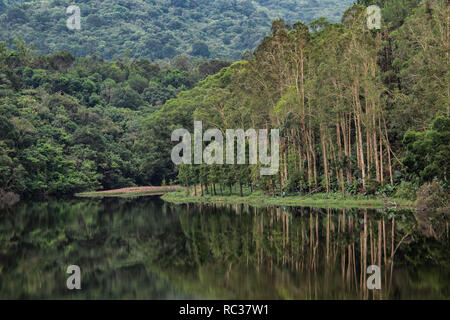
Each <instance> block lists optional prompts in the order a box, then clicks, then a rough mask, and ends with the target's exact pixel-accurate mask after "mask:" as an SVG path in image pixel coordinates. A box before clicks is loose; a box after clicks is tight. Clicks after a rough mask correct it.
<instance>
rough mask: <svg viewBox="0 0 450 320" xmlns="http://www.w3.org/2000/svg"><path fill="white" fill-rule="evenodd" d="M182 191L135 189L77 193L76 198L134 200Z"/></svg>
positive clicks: (150, 188)
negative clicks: (134, 198)
mask: <svg viewBox="0 0 450 320" xmlns="http://www.w3.org/2000/svg"><path fill="white" fill-rule="evenodd" d="M182 189H183V188H182V187H179V186H160V187H134V188H123V189H116V190H107V191H94V192H83V193H77V194H76V195H75V196H76V197H81V198H107V197H117V198H133V197H145V196H158V195H163V194H166V193H169V192H176V191H180V190H182Z"/></svg>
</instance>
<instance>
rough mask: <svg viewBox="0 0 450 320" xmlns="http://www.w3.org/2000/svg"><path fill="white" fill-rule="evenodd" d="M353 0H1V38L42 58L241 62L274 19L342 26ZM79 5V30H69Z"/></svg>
mask: <svg viewBox="0 0 450 320" xmlns="http://www.w3.org/2000/svg"><path fill="white" fill-rule="evenodd" d="M351 3H352V1H351V0H256V1H249V0H214V1H211V0H132V1H130V0H83V1H70V0H46V1H42V0H31V1H25V0H0V26H1V28H0V41H6V42H7V43H8V44H9V45H11V44H12V42H13V39H14V38H16V37H21V38H22V39H23V41H25V42H26V43H33V44H34V45H35V46H36V47H37V48H38V49H39V50H40V51H41V52H42V53H54V52H56V51H58V50H67V51H69V52H71V53H72V54H74V55H75V56H86V55H93V54H97V55H99V56H101V57H102V58H105V59H112V58H114V57H116V58H119V57H123V56H125V55H129V56H130V57H132V58H148V59H152V60H155V59H165V58H173V57H174V56H176V55H178V54H183V53H188V54H190V55H192V56H199V57H214V58H222V59H240V58H241V56H242V53H243V52H244V51H245V50H253V49H255V48H256V46H257V45H258V43H259V42H260V41H261V39H262V38H263V37H264V36H266V35H267V34H268V33H269V32H270V22H271V20H273V19H276V18H280V17H284V18H287V19H288V20H287V21H289V22H295V21H297V20H302V21H306V22H311V21H313V20H315V19H318V18H320V17H322V16H324V17H327V18H328V19H329V20H330V21H338V20H339V17H340V15H341V14H342V13H343V12H344V10H345V8H346V7H347V6H349V5H351ZM70 5H77V6H79V7H80V11H81V29H80V30H69V29H68V28H67V27H66V20H67V19H68V17H69V16H70V15H68V14H66V8H67V7H69V6H70Z"/></svg>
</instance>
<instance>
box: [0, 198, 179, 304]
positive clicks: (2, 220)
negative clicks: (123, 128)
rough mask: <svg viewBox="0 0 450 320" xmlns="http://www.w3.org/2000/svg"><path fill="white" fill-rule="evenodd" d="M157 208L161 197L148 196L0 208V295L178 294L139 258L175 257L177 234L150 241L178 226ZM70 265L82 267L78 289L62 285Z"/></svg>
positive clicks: (146, 259)
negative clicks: (166, 255)
mask: <svg viewBox="0 0 450 320" xmlns="http://www.w3.org/2000/svg"><path fill="white" fill-rule="evenodd" d="M160 212H161V203H155V202H154V201H139V202H136V201H127V200H112V199H111V200H107V201H79V200H77V201H49V202H43V203H30V204H27V203H22V204H19V205H18V206H17V207H15V210H14V211H12V210H9V211H3V212H0V298H52V297H53V298H55V297H57V298H61V297H63V298H97V299H98V298H170V297H172V296H175V295H176V296H181V297H186V296H185V295H182V294H181V295H180V293H175V292H173V290H172V289H171V288H170V286H169V285H168V284H167V282H166V281H165V280H162V279H161V278H160V277H159V276H157V275H156V274H154V273H152V272H151V270H150V269H149V265H148V263H147V261H148V259H151V258H154V259H159V260H160V261H161V262H162V263H165V262H164V261H163V259H161V257H162V256H163V254H164V253H167V252H172V253H173V256H178V257H179V258H180V259H183V256H182V255H181V254H180V250H182V249H180V248H177V247H176V246H177V245H179V244H180V241H172V243H173V245H172V246H171V247H166V248H158V245H154V243H159V244H163V243H166V242H165V241H162V240H158V238H162V237H163V236H162V235H164V234H165V235H166V237H167V238H168V239H169V240H170V238H171V237H176V236H180V237H182V233H181V230H180V229H178V231H177V230H176V229H175V228H174V227H173V226H174V225H175V226H177V225H179V224H178V223H177V221H178V219H177V218H176V216H175V215H174V214H173V213H171V212H170V210H165V212H164V217H165V218H164V219H160V214H159V213H160ZM155 213H158V214H155ZM169 229H170V231H171V232H167V231H168V230H169ZM144 248H145V250H144ZM153 248H154V249H153ZM163 252H164V253H163ZM144 255H146V256H144ZM186 258H188V257H186ZM167 259H171V257H170V256H168V257H167ZM187 260H188V259H186V261H187ZM166 263H167V262H166ZM71 264H77V265H79V266H80V267H81V269H82V289H83V290H81V291H80V292H68V291H67V290H66V288H65V283H66V279H67V276H68V275H67V274H66V273H65V272H66V268H67V266H69V265H71Z"/></svg>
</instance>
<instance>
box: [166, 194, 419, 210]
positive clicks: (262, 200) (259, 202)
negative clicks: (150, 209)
mask: <svg viewBox="0 0 450 320" xmlns="http://www.w3.org/2000/svg"><path fill="white" fill-rule="evenodd" d="M162 199H163V200H165V201H167V202H172V203H222V204H242V203H245V204H250V205H253V206H267V205H279V206H299V207H318V208H336V209H344V208H377V209H381V208H413V206H414V204H413V202H412V201H409V200H404V199H392V198H369V197H364V196H347V197H344V196H342V195H341V194H334V193H333V194H322V193H321V194H314V195H308V196H287V197H285V198H281V197H271V196H267V195H263V194H259V193H253V194H251V195H247V196H244V197H240V196H238V195H232V196H210V195H206V196H203V197H201V196H192V195H187V194H186V192H183V191H181V192H172V193H168V194H165V195H164V196H163V197H162Z"/></svg>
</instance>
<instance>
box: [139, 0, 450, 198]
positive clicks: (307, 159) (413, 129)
mask: <svg viewBox="0 0 450 320" xmlns="http://www.w3.org/2000/svg"><path fill="white" fill-rule="evenodd" d="M361 2H362V3H361V4H356V5H354V6H352V7H351V8H349V9H348V10H347V11H346V12H345V14H344V16H343V18H342V23H327V22H326V21H324V20H318V21H315V22H313V23H312V24H311V25H310V27H308V26H307V25H305V24H303V23H301V22H298V23H295V24H293V25H288V24H286V23H285V22H284V21H283V20H276V21H274V22H273V26H272V34H271V35H269V36H268V37H266V38H265V39H264V40H263V41H262V43H261V44H260V45H259V47H258V48H257V49H256V50H255V52H254V53H253V55H251V56H249V57H248V59H247V60H246V61H240V62H237V63H235V64H233V65H232V66H230V67H228V68H225V69H223V70H222V71H221V72H220V73H218V74H217V75H215V76H212V77H209V78H207V79H206V80H204V81H203V82H202V83H201V84H200V85H199V86H198V87H196V88H194V89H192V90H190V91H187V92H183V93H181V94H180V95H179V96H178V97H177V98H176V99H174V100H170V101H168V102H167V103H166V105H165V106H164V107H163V108H162V109H161V110H159V111H158V112H155V113H154V114H152V115H151V116H150V117H149V119H148V120H147V122H146V124H145V126H144V134H143V139H144V141H147V143H146V144H145V145H146V146H147V147H148V148H147V151H146V153H147V156H145V157H144V158H145V161H146V163H145V164H144V166H146V167H147V168H148V170H152V171H153V174H154V175H162V176H163V177H164V176H171V173H172V172H173V170H177V169H176V168H174V167H173V166H172V165H170V149H169V148H170V146H167V143H166V141H168V140H169V139H170V136H169V131H167V135H165V134H163V133H164V132H165V131H163V130H162V128H174V127H183V128H189V129H190V132H193V130H192V126H193V118H195V119H196V120H202V121H203V122H204V127H206V128H210V127H212V128H218V129H220V130H222V131H223V132H224V131H225V130H226V129H228V128H246V129H247V128H278V129H280V134H281V150H280V157H281V160H280V171H279V175H278V176H272V177H260V175H259V168H258V166H257V165H256V166H250V165H249V166H220V167H218V166H207V165H197V166H185V165H182V166H181V167H180V168H179V179H180V181H181V182H182V183H183V184H185V185H194V184H201V185H202V189H201V192H202V194H203V192H204V190H205V191H206V192H208V193H211V194H215V193H219V191H218V190H216V185H219V187H220V194H223V193H224V191H223V188H222V186H224V187H226V188H227V189H228V187H229V189H230V193H231V192H232V186H234V185H238V186H239V187H240V193H241V194H242V189H243V188H242V187H243V186H249V188H250V190H253V187H257V188H259V189H262V190H264V191H266V192H269V193H272V194H280V193H281V192H283V191H287V192H289V193H291V194H292V193H302V194H311V193H316V192H342V193H344V194H366V195H384V196H392V195H396V196H398V197H405V198H411V199H413V198H414V197H415V194H416V190H417V189H418V188H419V186H421V185H422V184H424V183H426V182H432V181H433V180H437V181H438V182H437V184H439V182H441V183H442V184H443V186H442V185H441V187H438V186H435V187H436V188H437V189H435V190H448V166H449V162H450V144H449V142H450V140H449V139H450V118H449V112H450V105H449V104H450V91H449V83H450V82H449V79H450V73H449V71H450V69H449V60H448V53H449V21H448V16H449V5H448V3H447V2H446V1H425V2H424V3H422V2H421V1H415V0H411V1H379V3H378V4H379V5H380V6H381V7H383V11H382V13H383V17H384V19H383V26H382V29H381V30H379V31H378V30H369V29H368V28H367V26H366V21H367V14H366V10H365V7H364V6H363V4H364V5H367V4H369V3H370V1H367V3H365V1H361ZM150 142H151V143H150ZM161 150H164V152H162V156H165V157H166V160H165V161H162V160H161V153H160V152H161ZM168 164H169V165H168Z"/></svg>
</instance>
